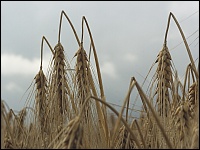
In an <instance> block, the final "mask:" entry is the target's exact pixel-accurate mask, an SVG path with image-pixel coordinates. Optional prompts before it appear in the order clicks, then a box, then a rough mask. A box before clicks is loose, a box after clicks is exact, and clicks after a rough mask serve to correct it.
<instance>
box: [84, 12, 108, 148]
mask: <svg viewBox="0 0 200 150" xmlns="http://www.w3.org/2000/svg"><path fill="white" fill-rule="evenodd" d="M84 22H85V25H86V27H87V30H88V33H89V37H90V41H91V48H92V50H93V54H94V60H95V64H96V70H97V76H98V81H99V89H100V94H101V96H100V97H101V99H103V100H104V101H106V100H105V96H104V89H103V84H102V78H101V71H100V67H99V62H98V57H97V53H96V49H95V45H94V40H93V38H92V33H91V31H90V27H89V24H88V22H87V19H86V18H85V16H83V17H82V39H81V41H83V23H84ZM88 77H89V84H90V88H91V90H92V94H93V95H94V96H95V97H98V95H97V92H96V89H95V86H94V81H93V78H92V74H91V70H90V67H88ZM96 110H97V113H98V120H99V125H100V130H102V128H103V131H104V134H105V137H106V138H105V139H106V140H107V142H109V140H108V139H109V135H108V123H107V112H106V107H105V105H102V107H100V103H99V102H98V101H96ZM107 144H108V145H109V143H107Z"/></svg>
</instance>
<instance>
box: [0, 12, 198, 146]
mask: <svg viewBox="0 0 200 150" xmlns="http://www.w3.org/2000/svg"><path fill="white" fill-rule="evenodd" d="M63 16H64V17H65V18H66V19H67V21H68V22H69V24H70V27H71V29H72V31H73V33H74V36H75V39H76V41H77V44H78V47H79V49H78V50H77V51H76V52H75V54H74V58H75V59H76V65H75V67H72V66H71V65H70V61H69V60H68V59H67V58H66V57H65V51H64V47H63V46H62V44H61V42H60V41H61V40H60V38H61V27H62V19H63ZM172 19H173V20H174V21H175V23H176V26H177V29H178V30H179V31H180V34H181V37H182V39H183V42H184V44H185V48H186V53H187V54H188V57H189V59H190V62H188V65H187V67H186V68H185V76H184V82H183V83H182V82H180V79H179V78H178V77H179V76H178V72H177V71H176V68H174V67H173V66H172V62H173V60H172V58H171V55H170V52H169V50H168V47H167V36H168V30H169V26H170V21H171V20H172ZM84 33H88V37H89V41H90V46H89V47H90V48H89V50H87V51H86V50H85V49H84V40H85V39H84V38H86V37H84V35H85V34H84ZM44 42H45V43H46V44H47V45H48V47H49V50H50V53H51V54H52V58H51V60H50V64H49V67H48V71H47V73H44V72H43V65H42V62H43V45H44ZM93 64H94V65H93ZM198 65H199V64H198ZM100 68H101V67H100V65H99V62H98V55H97V51H96V49H95V44H94V39H93V38H92V33H91V30H90V27H89V24H88V22H87V20H86V18H85V17H84V16H83V17H82V33H81V37H79V36H78V35H77V33H76V29H75V28H74V26H73V24H72V23H71V21H70V19H69V17H68V16H67V14H66V13H65V12H64V11H62V12H61V16H60V25H59V33H58V43H57V45H56V46H55V47H54V48H52V46H51V44H50V43H49V42H48V40H47V38H46V37H44V36H43V37H42V42H41V65H40V70H39V72H38V73H37V74H36V76H35V78H34V83H33V84H32V85H31V87H30V89H29V94H28V96H27V101H26V104H25V107H24V108H23V109H22V110H21V111H20V112H19V113H18V114H16V113H15V112H14V111H13V110H12V109H9V107H8V106H7V105H6V103H5V102H4V101H1V131H2V132H1V148H11V149H12V148H64V149H68V148H84V149H87V148H123V149H124V148H136V149H137V148H199V142H198V141H199V124H198V123H199V92H198V91H199V90H198V89H199V66H196V64H195V61H194V60H193V57H192V55H191V52H190V48H189V46H188V43H187V40H186V38H185V35H184V33H183V30H182V29H181V27H180V25H179V23H178V21H177V19H176V17H175V16H174V15H173V14H172V13H170V14H169V18H168V24H167V28H166V33H165V38H164V42H163V45H162V49H161V51H160V52H159V54H158V55H157V59H156V61H155V62H153V63H152V67H151V69H152V68H156V69H155V70H156V71H155V73H154V75H153V77H151V79H152V80H151V82H150V84H149V88H148V91H147V92H144V91H143V89H142V84H143V83H138V82H137V79H136V78H134V77H132V78H131V79H130V84H129V85H127V86H128V87H129V89H128V91H127V94H126V96H125V98H124V101H123V106H122V107H121V110H120V111H117V110H116V109H115V108H114V107H113V106H112V105H110V104H109V103H108V102H107V101H106V98H105V94H104V88H103V83H102V77H101V70H100ZM151 69H150V70H149V72H151ZM147 76H148V75H147ZM144 82H145V81H144ZM119 86H120V85H119ZM113 88H116V87H113ZM133 90H135V91H136V93H137V94H138V95H137V99H138V101H141V102H142V109H141V110H136V109H135V108H132V110H130V109H127V108H129V105H130V102H131V101H132V98H131V94H133V93H132V91H133ZM131 111H133V112H134V111H139V113H140V115H139V117H135V116H134V115H132V114H134V113H130V112H131ZM136 118H137V119H136Z"/></svg>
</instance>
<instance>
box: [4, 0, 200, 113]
mask: <svg viewBox="0 0 200 150" xmlns="http://www.w3.org/2000/svg"><path fill="white" fill-rule="evenodd" d="M62 10H64V11H65V12H66V14H67V15H68V16H69V18H70V19H71V21H72V23H73V25H74V27H75V29H76V30H77V33H78V35H79V36H80V35H81V19H82V16H85V17H86V19H87V21H88V23H89V26H90V29H91V31H92V35H93V38H94V42H95V47H96V50H97V54H98V59H99V63H100V67H101V73H102V80H103V85H104V91H105V95H106V98H107V101H108V102H110V103H114V104H117V105H122V102H123V99H124V97H125V95H126V92H127V90H128V86H129V82H130V78H131V77H132V76H135V77H136V80H137V81H138V82H139V83H140V84H142V82H143V80H144V78H145V76H146V75H147V73H148V71H149V69H150V67H151V65H152V64H153V62H154V61H155V59H156V56H157V54H158V53H159V51H160V50H161V49H162V45H163V41H164V34H165V30H166V26H167V20H168V15H169V13H170V12H173V14H174V15H175V16H176V18H177V19H178V21H179V23H180V25H181V27H182V29H183V31H184V34H185V36H186V37H188V39H187V40H188V44H189V45H190V49H191V52H192V55H193V57H194V59H198V58H199V1H188V2H187V1H186V2H185V1H184V2H181V1H180V2H175V1H169V2H167V1H165V2H164V1H163V2H148V1H141V2H140V1H132V2H131V1H130V2H118V1H116V2H106V1H103V2H101V1H99V2H98V1H96V2H89V1H87V2H84V1H79V2H78V1H75V2H72V1H66V2H63V1H62V2H14V1H12V2H1V99H3V100H5V101H6V103H7V104H8V105H9V107H11V108H13V109H14V110H20V109H21V108H22V107H23V105H24V102H25V100H26V97H23V98H22V96H23V94H24V93H25V91H26V90H27V89H28V87H29V86H30V84H31V82H32V80H33V78H34V76H35V75H36V73H37V72H38V71H39V65H40V46H41V39H42V36H43V35H44V36H45V37H46V38H47V39H48V41H49V42H50V44H51V46H52V47H54V46H55V45H56V44H57V39H58V26H59V19H60V13H61V11H62ZM84 38H85V41H87V40H88V36H87V34H85V37H84ZM61 42H62V44H63V46H64V49H65V52H66V54H67V57H68V58H69V60H70V61H71V62H73V61H74V60H73V59H72V58H73V56H74V54H75V52H76V50H77V49H78V45H77V43H76V40H75V37H74V35H73V33H72V30H71V28H70V26H69V24H68V22H67V20H66V18H64V19H63V24H62V33H61ZM181 42H182V38H181V35H180V33H179V31H178V28H177V26H176V25H175V22H174V21H173V20H172V21H171V24H170V29H169V34H168V48H169V49H170V53H171V56H172V59H173V63H174V65H175V66H174V67H175V68H176V69H177V70H178V74H179V77H180V78H183V76H184V73H185V69H186V65H187V64H188V63H189V62H190V60H189V57H188V54H187V52H186V49H185V46H184V44H183V43H181ZM45 45H46V44H45ZM45 45H44V60H43V66H44V71H45V69H46V68H47V65H48V63H49V60H50V57H51V52H50V51H49V49H48V47H47V46H45ZM88 45H89V44H85V49H86V50H87V51H88V48H89V46H88ZM93 66H94V65H93ZM151 77H152V76H150V77H148V78H147V80H148V81H150V80H151ZM148 81H147V83H148ZM133 103H134V100H132V101H131V104H133ZM139 103H140V102H137V103H136V104H138V105H139Z"/></svg>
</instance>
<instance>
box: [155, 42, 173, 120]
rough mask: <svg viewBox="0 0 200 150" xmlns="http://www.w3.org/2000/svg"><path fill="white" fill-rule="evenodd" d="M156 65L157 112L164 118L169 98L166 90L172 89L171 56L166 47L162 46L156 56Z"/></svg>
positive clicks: (168, 107)
mask: <svg viewBox="0 0 200 150" xmlns="http://www.w3.org/2000/svg"><path fill="white" fill-rule="evenodd" d="M156 63H158V67H157V70H156V73H157V89H156V93H157V100H156V104H157V106H158V108H157V109H158V112H159V114H160V116H166V117H167V113H168V111H169V109H170V98H169V91H168V89H171V88H172V83H173V80H172V71H171V56H170V53H169V51H168V48H167V45H166V44H164V45H163V49H162V50H161V51H160V52H159V54H158V56H157V60H156Z"/></svg>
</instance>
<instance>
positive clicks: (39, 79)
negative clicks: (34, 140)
mask: <svg viewBox="0 0 200 150" xmlns="http://www.w3.org/2000/svg"><path fill="white" fill-rule="evenodd" d="M35 84H36V97H35V101H36V105H35V109H36V113H37V118H38V121H39V124H40V126H41V130H42V131H44V130H45V129H46V127H45V123H44V121H45V119H46V118H45V116H46V115H47V112H46V109H47V95H46V94H47V79H46V77H45V75H44V73H43V70H42V69H40V71H39V72H38V74H37V75H36V76H35Z"/></svg>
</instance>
